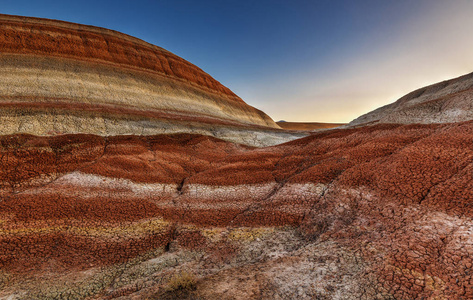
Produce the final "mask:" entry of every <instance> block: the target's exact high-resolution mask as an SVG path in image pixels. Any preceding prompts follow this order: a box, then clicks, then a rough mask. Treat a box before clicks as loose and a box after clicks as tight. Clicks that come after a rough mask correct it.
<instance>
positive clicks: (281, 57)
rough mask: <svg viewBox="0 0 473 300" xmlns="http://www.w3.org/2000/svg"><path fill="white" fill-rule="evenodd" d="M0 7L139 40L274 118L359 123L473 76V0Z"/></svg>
mask: <svg viewBox="0 0 473 300" xmlns="http://www.w3.org/2000/svg"><path fill="white" fill-rule="evenodd" d="M0 12H1V13H5V14H14V15H24V16H34V17H44V18H51V19H60V20H65V21H70V22H77V23H82V24H88V25H95V26H100V27H106V28H109V29H114V30H117V31H120V32H124V33H127V34H130V35H133V36H136V37H138V38H141V39H143V40H145V41H147V42H150V43H152V44H155V45H158V46H161V47H163V48H165V49H167V50H169V51H171V52H173V53H175V54H177V55H179V56H181V57H183V58H185V59H187V60H189V61H190V62H192V63H194V64H196V65H197V66H199V67H200V68H202V69H203V70H204V71H206V72H207V73H209V74H210V75H212V76H213V77H214V78H215V79H217V80H218V81H220V82H221V83H223V84H224V85H226V86H228V87H229V88H230V89H232V90H233V91H234V92H235V93H236V94H238V95H239V96H240V97H241V98H243V100H245V101H246V102H247V103H249V104H250V105H253V106H255V107H257V108H259V109H262V110H263V111H265V112H266V113H268V114H269V115H270V116H271V117H273V119H275V120H280V119H285V120H288V121H324V122H348V121H350V120H352V119H354V118H356V117H357V116H359V115H360V114H362V113H365V112H367V111H369V110H372V109H374V108H376V107H379V106H381V105H384V104H387V103H390V102H392V101H394V100H396V99H397V98H398V97H400V96H402V95H403V94H405V93H407V92H409V91H411V90H412V89H415V88H417V87H421V86H423V85H425V84H428V83H433V82H436V81H441V80H444V79H447V78H451V77H456V76H460V75H462V74H465V73H469V72H473V51H472V49H473V34H472V33H473V1H469V0H449V1H442V0H415V1H413V0H396V1H388V0H386V1H383V0H360V1H355V0H339V1H336V0H332V1H330V0H320V1H318V0H292V1H290V0H287V1H282V0H254V1H253V0H247V1H246V0H239V1H234V0H216V1H196V0H161V1H160V0H155V1H145V0H134V1H131V0H128V1H125V0H115V1H101V0H95V1H91V0H82V1H66V0H62V1H56V0H43V1H26V0H0Z"/></svg>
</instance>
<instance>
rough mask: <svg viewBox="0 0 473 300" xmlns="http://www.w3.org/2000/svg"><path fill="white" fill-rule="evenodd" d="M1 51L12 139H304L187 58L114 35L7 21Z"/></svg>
mask: <svg viewBox="0 0 473 300" xmlns="http://www.w3.org/2000/svg"><path fill="white" fill-rule="evenodd" d="M0 53H1V54H0V71H1V73H2V76H1V77H0V124H1V125H0V131H1V133H2V134H15V133H28V134H36V135H55V134H67V133H90V134H97V135H118V134H138V135H152V134H159V133H175V132H191V133H198V134H208V135H215V136H217V137H219V138H223V139H227V140H231V141H234V142H241V143H249V144H251V145H255V146H261V143H263V145H264V146H268V145H273V144H276V143H279V142H281V141H288V140H291V139H294V138H297V137H302V136H303V135H300V134H299V135H291V134H288V133H284V132H282V131H281V130H278V129H279V127H278V126H277V125H276V123H274V121H273V120H272V119H271V118H270V117H269V116H267V115H266V114H265V113H263V112H261V111H259V110H257V109H255V108H254V107H251V106H249V105H247V104H246V103H245V102H243V100H241V99H240V98H239V97H238V96H236V95H235V94H234V93H233V92H232V91H230V90H229V89H228V88H226V87H224V86H223V85H221V84H220V83H219V82H217V81H216V80H215V79H213V78H212V77H210V76H209V75H208V74H206V73H205V72H203V71H202V70H201V69H199V68H198V67H196V66H194V65H193V64H191V63H189V62H187V61H185V60H184V59H182V58H180V57H178V56H176V55H174V54H172V53H170V52H169V51H166V50H164V49H162V48H160V47H157V46H154V45H151V44H148V43H146V42H144V41H142V40H139V39H137V38H134V37H131V36H128V35H125V34H122V33H119V32H115V31H112V30H107V29H103V28H97V27H92V26H85V25H79V24H72V23H67V22H60V21H53V20H46V19H36V18H26V17H16V16H8V15H0ZM265 134H267V136H266V142H260V144H257V143H256V144H254V143H253V142H252V141H253V140H254V139H255V136H257V135H265ZM273 137H274V138H273Z"/></svg>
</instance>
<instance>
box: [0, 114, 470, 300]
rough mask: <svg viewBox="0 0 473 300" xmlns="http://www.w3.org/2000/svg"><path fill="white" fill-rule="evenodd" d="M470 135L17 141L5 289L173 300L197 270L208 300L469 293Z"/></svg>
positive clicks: (3, 175) (5, 238)
mask: <svg viewBox="0 0 473 300" xmlns="http://www.w3.org/2000/svg"><path fill="white" fill-rule="evenodd" d="M472 141H473V123H472V122H464V123H455V124H431V125H375V126H369V127H362V128H357V129H335V130H331V131H324V132H320V133H315V134H313V135H312V136H310V137H307V138H304V139H300V140H296V141H293V142H289V143H286V144H282V145H279V146H275V147H269V148H261V149H254V148H250V147H246V146H241V145H236V144H232V143H228V142H225V141H221V140H218V139H215V138H211V137H206V136H199V135H182V134H180V135H160V136H147V137H139V136H118V137H101V136H94V135H66V136H56V137H35V136H28V135H14V136H5V137H2V139H1V145H2V148H1V165H2V168H1V170H0V180H1V190H0V191H1V197H2V201H1V202H0V216H1V219H0V230H1V236H0V237H1V241H0V253H2V255H1V256H0V264H1V270H2V272H3V275H2V276H3V277H2V278H3V279H2V280H3V281H2V282H3V286H4V289H3V292H2V293H3V294H2V295H10V296H11V295H15V293H16V295H17V296H15V297H17V298H27V299H32V298H41V297H43V298H44V297H46V296H45V295H49V296H50V297H52V296H51V295H55V294H59V295H62V296H63V297H65V295H74V296H71V297H73V298H81V297H82V298H85V297H90V296H92V295H95V297H96V298H100V299H113V298H117V299H118V298H119V297H122V296H124V295H126V297H131V295H134V296H133V297H138V298H140V297H141V298H146V297H151V296H153V295H158V294H159V295H161V296H162V297H161V296H160V297H161V298H164V299H165V297H167V296H166V295H168V294H169V291H168V288H169V285H168V282H169V280H170V279H171V278H173V276H174V275H176V274H180V272H182V271H186V272H192V274H194V275H193V276H195V278H196V282H197V283H196V284H195V286H194V288H193V290H192V291H189V293H191V294H193V295H194V296H195V297H197V296H199V297H201V298H202V299H214V298H215V297H231V296H229V295H233V296H235V297H243V298H245V299H256V298H258V297H259V298H261V297H262V298H264V299H274V298H277V297H282V298H284V297H286V298H307V299H310V298H314V297H325V298H327V299H331V298H334V297H339V296H340V295H342V296H340V297H342V298H344V299H377V298H379V299H392V298H396V299H420V298H421V297H424V298H425V299H434V298H435V297H437V298H438V297H444V298H450V299H468V298H471V297H473V294H472V293H471V291H472V290H473V289H472V288H471V284H472V274H470V273H469V271H468V270H470V268H471V264H472V263H473V261H472V260H471V257H473V243H470V242H471V241H470V239H471V236H472V235H471V231H472V230H473V221H472V218H473V216H472V214H471V211H470V209H469V207H470V204H471V202H472V201H473V194H472V193H471V191H473V187H472V186H471V183H472V182H473V178H472V177H471V176H472V174H473V172H472V169H471V168H472V161H473V144H472ZM20 278H21V279H25V278H27V280H20ZM153 278H155V279H153ZM157 278H159V279H157ZM341 282H343V284H341ZM242 283H245V284H247V285H248V286H251V288H249V289H248V290H246V291H245V292H244V293H243V294H242V291H241V288H240V287H241V284H242ZM77 286H79V287H80V288H75V287H77ZM210 286H215V287H218V288H215V289H209V287H210ZM72 287H74V288H72ZM298 287H301V288H298ZM22 295H23V296H22ZM238 295H240V296H238ZM336 295H338V296H336ZM79 296H80V297H79ZM168 296H169V295H168ZM155 297H158V296H155ZM160 297H158V298H160Z"/></svg>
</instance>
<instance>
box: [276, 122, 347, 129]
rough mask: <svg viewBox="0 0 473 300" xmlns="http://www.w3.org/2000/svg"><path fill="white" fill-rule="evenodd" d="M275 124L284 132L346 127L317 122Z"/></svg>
mask: <svg viewBox="0 0 473 300" xmlns="http://www.w3.org/2000/svg"><path fill="white" fill-rule="evenodd" d="M276 124H278V125H279V127H281V128H283V129H286V130H304V131H311V130H318V129H330V128H336V127H340V126H343V125H346V124H345V123H317V122H276Z"/></svg>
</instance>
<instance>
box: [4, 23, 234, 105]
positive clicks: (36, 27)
mask: <svg viewBox="0 0 473 300" xmlns="http://www.w3.org/2000/svg"><path fill="white" fill-rule="evenodd" d="M0 17H1V23H2V26H0V52H2V53H12V54H14V53H22V54H35V55H45V56H55V57H65V58H73V59H76V60H82V61H97V60H99V61H103V62H107V63H109V64H112V65H119V66H122V67H127V68H131V69H145V70H149V71H152V72H158V73H162V74H165V75H166V76H170V77H174V78H176V79H179V80H183V81H186V82H190V83H192V84H193V85H196V86H199V87H205V88H207V89H209V90H213V91H216V92H218V93H223V94H226V95H230V96H235V94H233V92H232V91H230V90H229V89H228V88H227V87H225V86H223V85H222V84H220V83H219V82H218V81H216V80H215V79H213V78H212V77H211V76H209V75H208V74H206V73H205V72H203V71H202V70H201V69H200V68H198V67H196V66H194V65H192V64H191V63H189V62H187V61H186V60H184V59H182V58H180V57H178V56H177V55H174V54H172V53H171V52H169V51H166V50H164V49H162V48H160V47H157V46H153V45H151V44H148V43H146V42H144V41H142V40H139V39H137V38H132V37H130V36H127V35H124V34H120V33H118V32H115V31H112V30H107V29H103V28H98V27H92V26H85V25H79V24H73V23H68V22H61V21H52V20H45V19H36V18H24V17H16V16H8V15H0ZM156 62H158V63H156ZM232 99H233V100H234V101H242V100H241V99H239V98H238V97H232Z"/></svg>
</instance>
